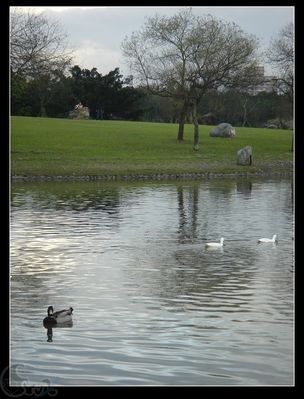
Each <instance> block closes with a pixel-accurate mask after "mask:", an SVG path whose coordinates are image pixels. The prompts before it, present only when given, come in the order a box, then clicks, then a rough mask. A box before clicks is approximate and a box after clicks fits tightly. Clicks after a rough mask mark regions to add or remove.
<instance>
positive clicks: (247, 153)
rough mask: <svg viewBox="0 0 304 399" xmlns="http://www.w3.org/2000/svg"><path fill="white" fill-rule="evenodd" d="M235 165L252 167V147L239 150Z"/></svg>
mask: <svg viewBox="0 0 304 399" xmlns="http://www.w3.org/2000/svg"><path fill="white" fill-rule="evenodd" d="M236 163H237V164H238V165H252V147H251V146H250V145H247V146H246V147H244V148H241V149H240V150H239V151H238V152H237V154H236Z"/></svg>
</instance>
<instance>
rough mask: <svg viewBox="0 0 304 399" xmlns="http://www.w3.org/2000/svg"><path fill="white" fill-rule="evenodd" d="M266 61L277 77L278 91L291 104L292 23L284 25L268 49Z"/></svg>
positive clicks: (292, 64)
mask: <svg viewBox="0 0 304 399" xmlns="http://www.w3.org/2000/svg"><path fill="white" fill-rule="evenodd" d="M267 54H268V60H269V61H270V63H271V65H272V67H273V68H274V70H275V72H276V73H277V75H278V78H277V84H278V88H279V91H280V92H281V93H284V94H286V95H287V96H288V98H289V100H290V101H291V102H293V85H294V30H293V23H292V22H290V23H288V24H287V25H285V26H284V27H283V28H282V29H281V30H280V32H279V33H278V35H277V37H276V38H275V39H274V40H272V42H271V44H270V48H269V49H268V53H267Z"/></svg>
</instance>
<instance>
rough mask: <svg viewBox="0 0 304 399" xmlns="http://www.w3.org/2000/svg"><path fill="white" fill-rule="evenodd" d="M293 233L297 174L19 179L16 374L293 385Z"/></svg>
mask: <svg viewBox="0 0 304 399" xmlns="http://www.w3.org/2000/svg"><path fill="white" fill-rule="evenodd" d="M273 234H278V240H279V241H278V245H273V244H266V245H259V244H258V243H257V239H258V238H260V237H272V235H273ZM292 236H293V209H292V184H291V182H290V180H264V181H263V180H253V181H247V180H237V181H234V180H214V181H203V182H180V183H168V184H165V183H159V184H157V183H134V184H133V183H132V184H118V183H115V184H113V183H112V184H110V183H103V182H86V183H80V182H75V183H63V182H57V183H50V182H48V183H36V184H32V183H26V184H21V183H16V184H13V186H12V201H11V363H12V366H14V365H15V366H18V365H22V367H20V368H18V367H12V369H13V370H17V369H18V370H19V372H18V373H17V372H15V373H14V372H12V373H11V383H12V384H17V385H18V384H20V383H23V384H26V383H27V384H29V385H31V384H41V383H42V381H44V379H45V378H47V379H48V380H50V381H51V383H52V384H54V385H263V384H266V385H290V384H292V383H293V287H294V281H293V277H294V274H293V241H292ZM220 237H224V238H225V241H224V246H223V247H222V248H220V249H216V250H209V249H207V248H205V243H206V242H207V241H219V239H220ZM49 305H53V306H54V308H65V307H66V306H72V307H73V308H74V309H75V316H74V323H73V328H69V327H71V326H64V327H65V328H52V329H45V328H44V327H43V325H42V319H43V317H44V313H45V309H46V308H47V307H48V306H49ZM47 341H48V342H47ZM50 342H52V343H51V344H50ZM20 370H21V371H20Z"/></svg>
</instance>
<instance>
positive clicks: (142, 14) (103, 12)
mask: <svg viewBox="0 0 304 399" xmlns="http://www.w3.org/2000/svg"><path fill="white" fill-rule="evenodd" d="M30 8H31V9H32V10H34V9H37V10H39V11H42V10H43V11H44V12H46V13H47V14H48V15H49V16H52V17H55V18H56V19H57V20H58V21H59V22H60V23H61V25H62V27H63V30H64V31H65V32H66V33H67V35H68V40H69V43H70V45H71V47H72V48H73V50H74V59H73V64H74V65H75V64H78V65H79V66H80V67H81V68H88V69H92V68H93V67H96V68H97V70H98V72H100V73H102V74H103V75H104V74H107V73H108V72H109V71H111V70H113V69H114V68H116V67H118V68H119V69H120V72H121V73H122V74H123V75H124V76H127V75H129V74H130V73H131V71H130V70H129V69H128V67H127V65H126V64H125V61H124V59H123V57H122V55H121V48H120V46H121V43H122V41H123V40H124V38H125V36H126V35H130V34H131V33H132V32H133V31H136V30H138V29H139V28H140V27H142V26H143V24H144V23H145V19H146V17H149V16H152V15H155V14H156V13H159V14H163V15H173V14H175V13H176V12H177V11H178V10H179V9H180V8H182V7H181V6H179V7H176V6H174V7H173V6H172V7H159V6H158V7H156V6H155V7H153V6H146V7H139V6H125V7H118V6H113V7H30ZM192 9H193V13H194V14H196V15H202V14H211V15H213V16H215V17H218V18H221V19H223V20H225V21H227V22H235V23H236V24H237V25H239V26H240V27H241V28H242V29H243V30H244V31H245V32H246V33H249V34H253V35H255V36H256V37H257V38H258V39H259V42H260V44H261V46H263V48H264V49H265V48H267V47H268V45H269V43H270V40H271V39H272V38H274V37H276V35H277V34H278V32H279V31H280V29H281V28H283V27H284V26H285V25H286V24H287V23H288V22H293V18H294V8H293V7H292V6H287V7H279V6H273V7H257V6H256V7H233V6H227V7H197V6H193V8H192ZM266 72H268V71H267V69H266Z"/></svg>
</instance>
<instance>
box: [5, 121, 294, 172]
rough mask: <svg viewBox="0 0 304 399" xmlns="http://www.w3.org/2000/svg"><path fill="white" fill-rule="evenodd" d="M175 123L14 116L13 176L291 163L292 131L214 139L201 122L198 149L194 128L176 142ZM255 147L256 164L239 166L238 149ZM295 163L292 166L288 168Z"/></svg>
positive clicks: (241, 131)
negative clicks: (194, 140) (180, 140)
mask: <svg viewBox="0 0 304 399" xmlns="http://www.w3.org/2000/svg"><path fill="white" fill-rule="evenodd" d="M177 129H178V125H176V124H165V123H148V122H126V121H94V120H69V119H51V118H31V117H17V116H16V117H12V118H11V174H12V176H16V175H27V176H41V175H43V176H73V175H76V176H77V175H81V176H83V175H89V176H92V175H98V176H101V175H120V176H121V175H143V174H146V175H149V174H176V173H204V172H214V173H225V172H227V173H232V172H244V171H245V172H246V171H252V172H263V171H264V170H267V171H269V168H271V170H273V171H280V170H281V169H282V168H286V165H287V164H288V162H286V161H289V164H290V163H291V161H292V159H293V154H292V152H291V142H292V132H291V131H289V130H277V129H257V128H238V127H237V128H236V137H235V138H233V139H224V138H215V137H209V132H210V130H211V126H200V149H199V151H193V148H192V144H193V127H192V125H186V126H185V140H184V141H183V142H177V140H176V136H177ZM246 145H251V146H252V148H253V165H252V166H238V165H236V152H237V151H238V150H239V149H240V148H242V147H244V146H246ZM289 167H290V166H289Z"/></svg>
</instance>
